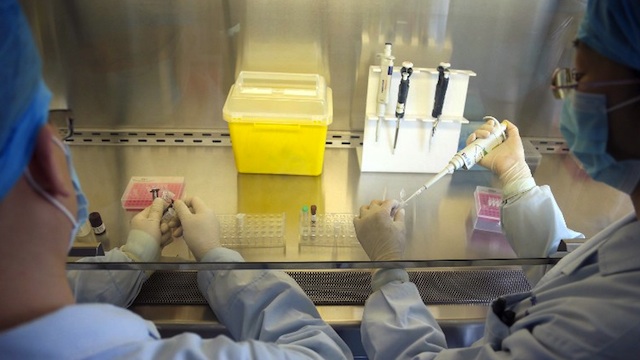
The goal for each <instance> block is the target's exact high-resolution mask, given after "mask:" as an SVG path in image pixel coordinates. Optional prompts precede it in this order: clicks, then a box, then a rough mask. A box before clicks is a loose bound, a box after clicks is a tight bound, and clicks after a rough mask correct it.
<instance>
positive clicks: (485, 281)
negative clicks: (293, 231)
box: [134, 269, 530, 305]
mask: <svg viewBox="0 0 640 360" xmlns="http://www.w3.org/2000/svg"><path fill="white" fill-rule="evenodd" d="M287 273H288V274H289V275H291V277H292V278H293V279H294V280H295V281H296V282H297V283H298V284H299V285H300V287H301V288H302V289H303V290H304V291H305V293H306V294H307V295H308V296H309V298H310V299H311V300H312V301H313V303H314V304H316V305H363V304H364V302H365V301H366V299H367V298H368V297H369V295H370V294H371V285H370V282H371V276H370V273H369V272H368V271H287ZM409 278H410V279H411V281H412V282H413V283H414V284H416V287H417V288H418V291H419V292H420V296H421V297H422V301H423V302H424V303H425V304H427V305H437V304H488V303H489V302H491V301H492V300H493V299H495V298H497V297H499V296H501V295H504V294H510V293H517V292H523V291H528V290H530V285H529V283H528V281H527V279H526V277H525V276H524V274H523V272H522V270H520V269H480V270H478V269H473V270H443V271H440V270H425V271H410V272H409ZM165 304H166V305H203V304H207V301H206V300H205V299H204V297H203V296H202V294H201V293H200V291H199V290H198V285H197V279H196V272H193V271H186V272H177V271H156V272H155V273H154V274H153V275H152V276H151V278H149V280H147V282H146V283H145V284H144V286H143V287H142V290H141V291H140V294H139V295H138V297H137V298H136V301H135V302H134V305H165Z"/></svg>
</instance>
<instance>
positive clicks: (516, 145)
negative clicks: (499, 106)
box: [467, 120, 536, 199]
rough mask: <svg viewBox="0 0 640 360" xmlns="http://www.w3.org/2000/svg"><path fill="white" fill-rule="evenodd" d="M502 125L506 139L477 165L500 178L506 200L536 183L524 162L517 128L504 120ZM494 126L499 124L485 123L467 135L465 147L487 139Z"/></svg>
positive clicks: (522, 148)
mask: <svg viewBox="0 0 640 360" xmlns="http://www.w3.org/2000/svg"><path fill="white" fill-rule="evenodd" d="M504 123H505V124H506V125H507V130H506V132H507V139H506V140H505V141H504V143H502V144H501V145H500V146H498V147H497V148H495V149H493V150H492V151H491V152H490V153H488V154H487V155H485V157H484V158H482V160H480V161H479V162H478V164H480V165H482V166H484V167H486V168H487V169H489V170H491V171H492V172H493V173H494V174H496V175H497V176H498V177H499V178H500V181H501V182H502V187H503V189H502V193H503V196H504V198H505V199H507V198H509V197H511V196H513V195H515V194H518V193H522V192H525V191H528V190H531V189H532V188H533V187H534V186H535V185H536V183H535V180H533V176H531V170H529V166H528V165H527V162H526V161H525V157H524V147H523V146H522V139H521V138H520V132H519V131H518V128H517V127H516V126H515V125H513V124H512V123H511V122H509V121H508V120H504ZM496 126H500V124H498V123H496V122H495V121H493V120H489V121H487V122H486V123H485V124H484V125H482V126H481V127H480V128H478V129H477V130H476V131H474V132H473V133H471V135H469V137H468V138H467V145H468V144H470V143H471V142H472V141H474V140H475V139H477V138H487V137H489V134H490V133H491V131H492V130H493V129H494V127H496Z"/></svg>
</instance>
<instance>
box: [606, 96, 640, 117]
mask: <svg viewBox="0 0 640 360" xmlns="http://www.w3.org/2000/svg"><path fill="white" fill-rule="evenodd" d="M638 101H640V96H636V97H634V98H631V99H629V100H625V101H623V102H621V103H620V104H618V105H614V106H612V107H610V108H608V109H607V113H610V112H612V111H616V110H618V109H621V108H623V107H625V106H627V105H631V104H633V103H635V102H638Z"/></svg>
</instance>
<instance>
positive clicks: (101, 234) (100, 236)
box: [89, 212, 111, 250]
mask: <svg viewBox="0 0 640 360" xmlns="http://www.w3.org/2000/svg"><path fill="white" fill-rule="evenodd" d="M89 222H90V223H91V227H92V228H93V234H94V235H95V237H96V241H97V242H99V243H101V244H102V247H103V248H104V249H105V250H110V249H111V243H110V242H109V237H108V236H107V227H106V226H105V225H104V223H103V222H102V217H101V216H100V213H98V212H92V213H91V214H89Z"/></svg>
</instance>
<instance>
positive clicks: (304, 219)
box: [300, 205, 310, 239]
mask: <svg viewBox="0 0 640 360" xmlns="http://www.w3.org/2000/svg"><path fill="white" fill-rule="evenodd" d="M300 223H301V224H300V225H301V227H302V238H303V239H308V238H309V225H310V220H309V207H308V206H307V205H304V206H303V207H302V212H301V213H300Z"/></svg>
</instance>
